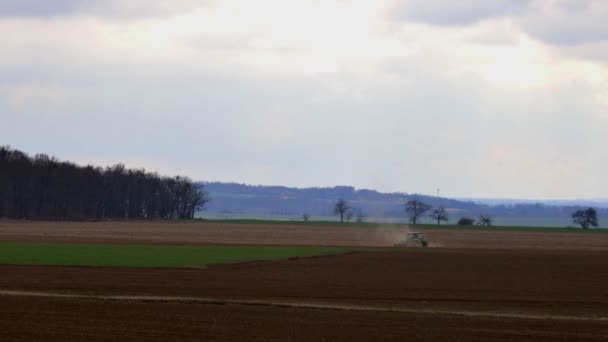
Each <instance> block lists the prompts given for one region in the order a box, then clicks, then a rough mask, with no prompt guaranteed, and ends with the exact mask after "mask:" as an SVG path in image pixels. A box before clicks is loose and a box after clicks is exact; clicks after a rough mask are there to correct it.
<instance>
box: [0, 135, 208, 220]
mask: <svg viewBox="0 0 608 342" xmlns="http://www.w3.org/2000/svg"><path fill="white" fill-rule="evenodd" d="M207 202H209V197H208V194H207V193H206V192H205V191H204V188H202V187H201V186H197V185H196V184H194V183H193V182H192V181H191V180H190V179H189V178H187V177H180V176H177V177H165V176H159V175H158V174H157V173H150V172H146V171H145V170H143V169H126V168H125V166H124V165H122V164H117V165H114V166H110V167H106V168H102V167H96V166H91V165H88V166H79V165H76V164H74V163H72V162H68V161H60V160H58V159H56V158H54V157H49V156H48V155H45V154H37V155H35V156H33V157H31V156H29V155H28V154H26V153H24V152H21V151H18V150H15V149H11V148H10V147H8V146H0V217H5V218H13V219H49V220H89V219H100V220H103V219H190V218H193V217H194V213H195V212H196V211H198V210H202V209H203V208H204V206H205V204H206V203H207Z"/></svg>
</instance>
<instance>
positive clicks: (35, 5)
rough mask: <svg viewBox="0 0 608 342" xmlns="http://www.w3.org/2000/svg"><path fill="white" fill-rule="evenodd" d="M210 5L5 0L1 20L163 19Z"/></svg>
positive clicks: (160, 0) (202, 0)
mask: <svg viewBox="0 0 608 342" xmlns="http://www.w3.org/2000/svg"><path fill="white" fill-rule="evenodd" d="M210 2H211V1H210V0H52V1H50V0H3V1H1V2H0V17H5V18H6V17H21V18H23V17H26V18H27V17H41V18H44V17H59V16H70V15H93V16H104V17H129V18H131V17H147V16H163V15H172V14H175V13H179V12H182V11H188V10H194V9H196V8H198V7H202V6H206V5H208V4H209V3H210Z"/></svg>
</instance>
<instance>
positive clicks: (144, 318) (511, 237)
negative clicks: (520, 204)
mask: <svg viewBox="0 0 608 342" xmlns="http://www.w3.org/2000/svg"><path fill="white" fill-rule="evenodd" d="M79 225H82V226H81V227H82V228H83V229H84V230H82V231H81V230H79V229H78V227H79ZM111 226H115V227H117V228H113V229H116V230H119V231H121V232H122V235H120V234H119V235H118V236H117V237H114V236H106V235H105V232H104V231H103V229H104V227H111ZM49 227H55V229H56V230H54V231H51V229H50V228H49ZM66 227H67V228H66ZM296 228H297V229H298V230H299V229H300V228H301V227H300V226H297V227H291V226H286V225H280V226H277V227H275V226H255V225H252V226H249V225H240V224H239V225H221V226H217V225H200V224H198V223H197V224H192V226H190V224H188V223H179V224H177V223H176V224H171V223H155V224H150V226H147V224H144V223H138V224H135V225H134V224H131V223H129V224H126V223H121V224H115V223H112V224H111V223H91V224H82V223H69V224H48V223H27V224H23V225H22V226H20V228H17V226H14V225H13V226H11V224H8V223H3V224H0V240H13V239H16V238H18V239H17V240H29V241H32V240H33V241H48V240H49V235H46V236H45V235H44V234H43V233H44V232H45V231H48V232H50V234H51V236H52V238H53V239H56V241H91V242H93V241H95V242H100V241H116V242H122V243H125V242H148V243H152V242H154V241H160V240H158V239H164V238H165V237H169V239H172V240H170V241H163V242H165V243H166V242H174V243H186V242H190V243H192V242H193V241H192V240H193V239H194V240H196V241H205V240H210V242H213V243H228V242H227V241H229V238H230V235H232V234H235V232H240V233H239V234H241V233H242V234H243V239H240V238H239V237H232V240H230V241H232V242H235V243H237V242H241V243H243V242H247V243H251V241H254V242H256V243H259V244H272V242H274V243H276V241H287V242H286V244H308V243H310V244H313V242H314V241H324V242H326V243H327V244H329V245H340V243H339V242H340V241H341V240H340V234H343V235H342V236H348V231H349V230H350V229H349V228H342V227H336V228H330V229H328V228H327V227H309V228H307V229H306V230H302V231H297V232H296ZM247 229H253V230H252V231H246V230H247ZM363 229H368V228H363ZM387 229H391V228H387ZM167 230H168V231H167ZM323 231H330V232H331V234H326V233H323ZM127 232H131V233H129V234H131V235H129V234H128V233H127ZM151 232H155V235H153V234H152V233H151ZM176 232H177V233H178V234H174V233H176ZM17 233H20V234H21V235H19V234H17ZM248 233H249V234H248ZM364 233H365V232H361V233H360V234H364ZM425 233H426V234H427V236H428V237H429V239H430V240H431V242H432V243H436V244H439V243H441V244H444V245H445V246H449V247H452V248H429V249H419V248H412V249H394V250H390V251H375V252H364V253H353V254H347V255H340V256H328V257H316V258H300V259H297V258H296V259H292V260H283V261H271V262H252V263H242V264H231V265H216V266H210V267H207V268H204V269H128V268H94V267H50V266H49V267H45V266H9V265H3V266H0V274H1V275H2V276H0V337H1V338H0V340H2V341H34V340H44V341H81V340H89V341H115V340H125V341H126V340H144V341H166V340H180V341H181V340H192V341H194V340H196V341H199V340H206V341H207V340H210V341H250V340H264V341H321V340H326V341H373V340H382V341H386V340H393V341H401V340H413V341H444V340H462V341H543V340H546V341H549V340H550V341H555V340H576V341H581V340H582V341H602V340H607V339H608V321H607V319H608V286H607V284H608V268H607V267H606V260H608V248H607V246H608V243H606V242H605V240H604V239H605V237H604V236H605V235H604V234H599V235H597V234H594V235H588V234H584V235H583V234H581V235H576V234H574V235H575V236H573V237H568V235H569V234H561V233H553V234H549V233H522V232H481V233H480V232H472V231H444V230H425ZM511 233H512V234H511ZM41 234H42V235H41ZM188 234H190V235H188ZM358 234H359V233H357V234H354V236H355V237H354V238H351V240H348V243H345V244H344V245H373V246H375V245H381V244H380V243H379V242H378V241H379V240H372V241H373V242H372V243H368V244H366V243H365V241H368V240H367V237H365V236H364V235H358ZM554 234H555V235H554ZM152 235H153V236H152ZM301 236H304V237H303V239H304V241H306V242H307V243H297V242H299V241H300V240H295V238H300V237H301ZM105 239H108V240H105ZM188 239H190V241H186V240H188ZM197 239H200V240H197ZM332 239H333V240H332ZM569 239H572V241H573V242H572V243H571V244H567V243H566V242H567V241H568V240H569ZM51 240H52V239H51ZM269 241H270V242H269ZM328 241H329V242H328ZM598 241H599V242H598ZM602 241H604V244H602ZM501 242H502V244H501ZM488 246H495V247H496V248H495V249H488V248H487V247H488ZM471 247H473V248H471ZM482 247H486V248H485V249H484V248H482ZM587 247H589V250H585V249H587ZM7 291H20V292H21V293H14V292H7ZM32 291H33V292H42V293H43V294H44V295H45V296H46V295H50V296H51V297H40V296H38V297H36V296H32V295H31V294H28V293H24V292H32ZM56 294H69V295H70V296H71V297H63V298H61V297H53V296H55V295H56ZM74 295H76V296H75V297H74ZM83 296H84V297H83ZM142 296H147V298H143V297H142ZM211 303H216V304H211Z"/></svg>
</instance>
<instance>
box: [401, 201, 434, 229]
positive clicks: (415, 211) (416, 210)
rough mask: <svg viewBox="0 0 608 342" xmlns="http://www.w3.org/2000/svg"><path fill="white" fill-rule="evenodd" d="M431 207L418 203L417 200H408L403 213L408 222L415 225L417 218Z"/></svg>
mask: <svg viewBox="0 0 608 342" xmlns="http://www.w3.org/2000/svg"><path fill="white" fill-rule="evenodd" d="M431 208H432V206H430V205H428V204H426V203H424V202H422V201H419V200H417V199H413V200H409V201H407V203H405V212H406V213H407V215H408V216H409V218H410V222H412V224H416V222H417V221H418V218H420V217H421V216H422V215H424V213H426V212H427V211H429V210H431Z"/></svg>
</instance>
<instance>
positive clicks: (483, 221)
mask: <svg viewBox="0 0 608 342" xmlns="http://www.w3.org/2000/svg"><path fill="white" fill-rule="evenodd" d="M477 221H478V222H477V224H478V225H480V226H486V227H490V226H492V224H494V219H493V218H492V216H490V215H480V216H479V219H478V220H477Z"/></svg>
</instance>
